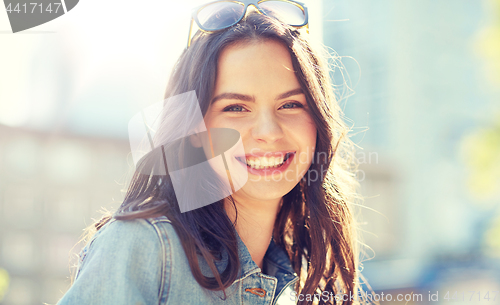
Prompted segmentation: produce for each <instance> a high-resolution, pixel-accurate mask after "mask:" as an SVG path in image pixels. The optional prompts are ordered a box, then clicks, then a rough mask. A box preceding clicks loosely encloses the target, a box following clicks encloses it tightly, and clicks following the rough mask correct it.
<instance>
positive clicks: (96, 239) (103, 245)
mask: <svg viewBox="0 0 500 305" xmlns="http://www.w3.org/2000/svg"><path fill="white" fill-rule="evenodd" d="M169 226H170V227H171V223H170V221H169V220H168V218H166V217H158V218H149V219H132V220H116V219H112V220H110V221H109V222H108V223H106V224H105V225H104V226H103V227H102V228H101V229H100V230H99V231H97V232H96V234H95V235H94V236H93V237H92V239H91V241H90V242H89V243H88V244H87V245H86V248H88V249H87V252H90V251H101V252H119V253H122V255H126V254H128V253H131V252H134V253H135V254H138V253H137V252H139V253H141V252H144V253H145V254H146V253H151V252H155V251H152V250H157V251H160V250H167V249H162V248H164V246H165V243H164V241H165V239H168V238H172V237H173V236H168V235H172V233H171V232H169V231H171V229H169V228H168V227H169ZM172 229H173V228H172ZM174 238H175V237H174ZM146 250H147V251H146ZM119 253H116V255H120V254H119Z"/></svg>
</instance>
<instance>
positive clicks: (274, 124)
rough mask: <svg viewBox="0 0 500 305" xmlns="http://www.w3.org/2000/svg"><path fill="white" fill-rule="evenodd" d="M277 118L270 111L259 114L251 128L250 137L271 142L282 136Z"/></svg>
mask: <svg viewBox="0 0 500 305" xmlns="http://www.w3.org/2000/svg"><path fill="white" fill-rule="evenodd" d="M283 136H284V133H283V129H282V127H281V124H280V122H279V119H278V118H277V117H276V116H275V115H274V114H273V113H271V112H263V113H261V114H259V116H258V117H257V119H256V120H255V124H254V126H253V128H252V137H253V138H254V139H255V140H256V141H257V142H261V143H267V144H271V143H274V142H276V141H278V140H279V139H281V138H283Z"/></svg>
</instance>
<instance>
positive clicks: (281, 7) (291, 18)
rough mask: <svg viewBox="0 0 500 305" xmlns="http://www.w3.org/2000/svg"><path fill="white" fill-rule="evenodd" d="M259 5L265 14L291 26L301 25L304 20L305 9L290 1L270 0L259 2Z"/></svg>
mask: <svg viewBox="0 0 500 305" xmlns="http://www.w3.org/2000/svg"><path fill="white" fill-rule="evenodd" d="M259 7H260V8H261V9H262V10H263V11H264V12H265V13H266V14H267V15H269V16H272V17H275V18H277V19H279V20H281V22H283V23H286V24H289V25H292V26H302V25H304V24H305V22H306V13H305V11H304V10H303V9H302V8H301V7H300V6H297V5H295V4H293V3H290V2H285V1H273V0H270V1H264V2H260V3H259Z"/></svg>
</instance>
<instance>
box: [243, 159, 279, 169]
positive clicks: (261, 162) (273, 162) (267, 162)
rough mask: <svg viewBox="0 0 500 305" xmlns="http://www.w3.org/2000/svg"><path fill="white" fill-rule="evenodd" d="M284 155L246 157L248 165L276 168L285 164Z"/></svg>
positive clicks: (257, 167) (256, 167)
mask: <svg viewBox="0 0 500 305" xmlns="http://www.w3.org/2000/svg"><path fill="white" fill-rule="evenodd" d="M283 161H284V157H283V156H281V157H261V158H253V157H249V158H247V159H246V163H247V165H248V166H250V167H251V168H254V169H270V168H276V167H279V166H281V165H282V164H283Z"/></svg>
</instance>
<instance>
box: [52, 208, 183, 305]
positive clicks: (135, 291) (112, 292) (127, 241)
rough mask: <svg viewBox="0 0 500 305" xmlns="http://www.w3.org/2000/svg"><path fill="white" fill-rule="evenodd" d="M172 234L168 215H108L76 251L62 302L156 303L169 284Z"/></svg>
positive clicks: (175, 236) (162, 297) (174, 237)
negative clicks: (75, 267)
mask: <svg viewBox="0 0 500 305" xmlns="http://www.w3.org/2000/svg"><path fill="white" fill-rule="evenodd" d="M172 239H174V240H175V239H178V238H177V235H176V234H175V231H174V230H173V227H172V225H171V223H170V221H169V220H168V219H167V218H166V217H158V218H150V219H134V220H114V219H113V220H110V221H109V222H108V223H106V224H105V225H104V226H103V227H102V228H101V229H100V230H99V231H97V233H96V234H95V235H94V236H93V237H92V239H91V241H90V242H89V243H88V244H87V245H86V246H85V247H84V249H83V250H82V252H81V253H80V264H79V266H78V271H77V275H76V278H75V281H74V283H73V285H72V287H71V288H70V290H68V292H67V293H66V295H65V296H64V297H63V299H62V300H61V303H60V304H72V303H71V302H72V300H82V302H80V303H81V304H87V303H89V304H90V303H93V302H100V303H105V302H108V301H109V302H111V301H112V303H113V304H131V303H132V304H136V303H141V302H142V303H147V304H149V303H159V300H161V299H164V297H165V292H166V290H168V288H169V286H170V283H169V280H170V276H171V274H170V273H171V268H172V264H171V259H170V257H171V256H172V254H171V252H172V247H171V246H170V244H171V242H170V241H171V240H172ZM83 300H85V301H83ZM80 303H79V304H80Z"/></svg>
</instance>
